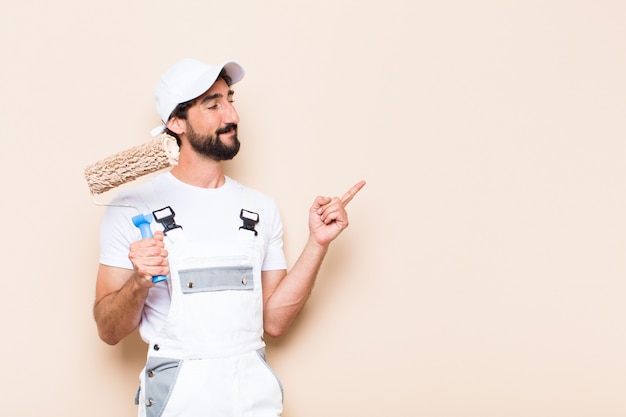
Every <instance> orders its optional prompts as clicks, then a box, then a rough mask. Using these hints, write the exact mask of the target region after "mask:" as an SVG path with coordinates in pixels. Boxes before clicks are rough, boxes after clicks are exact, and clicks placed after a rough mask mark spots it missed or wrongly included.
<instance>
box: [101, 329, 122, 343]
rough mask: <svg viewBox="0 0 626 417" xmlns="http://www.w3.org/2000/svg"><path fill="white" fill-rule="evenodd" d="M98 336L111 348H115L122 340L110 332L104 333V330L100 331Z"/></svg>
mask: <svg viewBox="0 0 626 417" xmlns="http://www.w3.org/2000/svg"><path fill="white" fill-rule="evenodd" d="M98 336H99V337H100V340H102V341H103V342H104V343H106V344H107V345H109V346H115V345H117V344H118V343H119V342H120V341H121V340H122V339H121V338H120V337H118V336H117V335H115V334H112V333H110V332H104V331H103V330H98Z"/></svg>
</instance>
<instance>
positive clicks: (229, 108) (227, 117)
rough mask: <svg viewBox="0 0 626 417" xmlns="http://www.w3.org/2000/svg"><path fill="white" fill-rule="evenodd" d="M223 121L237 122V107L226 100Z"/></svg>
mask: <svg viewBox="0 0 626 417" xmlns="http://www.w3.org/2000/svg"><path fill="white" fill-rule="evenodd" d="M224 122H225V123H233V124H239V113H237V109H235V106H234V105H233V103H231V102H227V104H226V105H225V106H224Z"/></svg>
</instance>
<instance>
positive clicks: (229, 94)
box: [200, 90, 235, 104]
mask: <svg viewBox="0 0 626 417" xmlns="http://www.w3.org/2000/svg"><path fill="white" fill-rule="evenodd" d="M234 94H235V92H234V91H233V90H228V97H232V96H233V95H234ZM221 97H223V96H222V94H221V93H215V94H211V95H210V96H206V97H204V98H203V99H202V100H201V101H200V103H202V104H205V103H206V102H209V101H211V100H215V99H216V98H221Z"/></svg>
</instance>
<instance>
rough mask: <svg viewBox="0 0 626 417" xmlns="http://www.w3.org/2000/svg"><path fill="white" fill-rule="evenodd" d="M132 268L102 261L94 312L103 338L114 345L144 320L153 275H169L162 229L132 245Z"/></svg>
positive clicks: (130, 253) (130, 254)
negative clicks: (145, 303)
mask: <svg viewBox="0 0 626 417" xmlns="http://www.w3.org/2000/svg"><path fill="white" fill-rule="evenodd" d="M128 257H129V258H130V260H131V262H132V263H133V268H134V269H132V270H130V269H124V268H116V267H112V266H106V265H102V264H100V266H99V268H98V276H97V280H96V300H95V303H94V308H93V314H94V318H95V320H96V324H97V326H98V334H99V335H100V338H101V339H102V340H103V341H104V342H106V343H108V344H110V345H115V344H117V343H118V342H119V341H120V340H122V339H123V338H125V337H126V336H128V335H129V334H131V333H132V332H133V331H134V330H135V329H136V328H137V326H138V325H139V322H140V321H141V313H142V311H143V306H144V302H145V301H146V298H147V297H148V292H149V290H150V288H152V287H153V286H154V284H153V283H152V276H153V275H167V274H169V265H168V262H167V251H166V250H165V247H164V244H163V232H155V234H154V237H153V238H148V239H141V240H139V241H137V242H134V243H132V244H131V245H130V251H129V254H128Z"/></svg>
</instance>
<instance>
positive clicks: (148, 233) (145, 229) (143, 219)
mask: <svg viewBox="0 0 626 417" xmlns="http://www.w3.org/2000/svg"><path fill="white" fill-rule="evenodd" d="M152 218H153V215H152V214H138V215H136V216H134V217H133V218H132V220H133V224H134V225H135V226H137V227H138V228H139V231H140V232H141V237H142V238H143V239H145V238H149V237H152V229H150V223H152ZM166 279H167V277H166V276H165V275H156V276H153V277H152V282H154V283H155V284H156V283H157V282H161V281H164V280H166Z"/></svg>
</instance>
